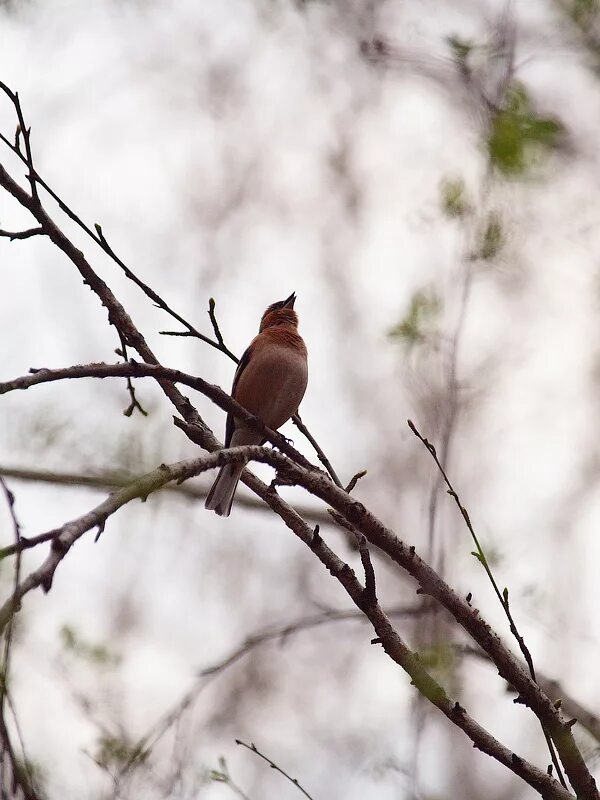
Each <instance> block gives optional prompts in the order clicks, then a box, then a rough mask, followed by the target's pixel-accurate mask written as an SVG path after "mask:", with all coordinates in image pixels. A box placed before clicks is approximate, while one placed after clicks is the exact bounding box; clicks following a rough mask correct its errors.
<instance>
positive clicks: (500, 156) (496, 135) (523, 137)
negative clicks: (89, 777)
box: [487, 82, 565, 177]
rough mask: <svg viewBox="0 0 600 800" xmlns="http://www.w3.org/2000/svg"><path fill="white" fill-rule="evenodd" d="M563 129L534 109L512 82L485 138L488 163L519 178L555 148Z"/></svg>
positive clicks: (518, 87)
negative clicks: (544, 154)
mask: <svg viewBox="0 0 600 800" xmlns="http://www.w3.org/2000/svg"><path fill="white" fill-rule="evenodd" d="M564 131H565V128H564V126H563V124H562V123H561V122H560V120H558V119H557V118H556V117H550V116H547V117H546V116H542V115H541V114H538V113H537V112H536V110H535V109H534V107H533V105H532V103H531V100H530V98H529V95H528V93H527V90H526V89H525V87H524V86H523V84H521V83H518V82H514V83H513V84H512V85H511V86H510V87H509V89H508V91H507V93H506V103H505V106H504V108H502V109H499V110H498V111H497V112H496V113H495V114H494V116H493V117H492V122H491V128H490V131H489V134H488V138H487V148H488V153H489V157H490V162H491V164H492V165H493V166H494V167H496V169H497V170H498V171H499V172H501V173H502V174H503V175H505V176H507V177H520V176H523V175H524V173H525V172H526V171H527V170H528V169H529V168H530V167H531V166H532V164H533V163H534V162H535V161H536V159H538V158H539V157H540V155H542V154H543V152H544V151H548V150H550V149H552V148H556V147H558V146H559V144H560V141H561V139H562V137H563V134H564Z"/></svg>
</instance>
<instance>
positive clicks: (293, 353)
mask: <svg viewBox="0 0 600 800" xmlns="http://www.w3.org/2000/svg"><path fill="white" fill-rule="evenodd" d="M295 302H296V293H295V292H292V294H291V295H290V296H289V297H288V298H287V299H286V300H280V301H279V302H278V303H273V304H272V305H270V306H269V307H268V308H267V310H266V311H265V313H264V314H263V315H262V319H261V321H260V328H259V332H258V336H255V337H254V339H253V340H252V341H251V342H250V345H249V347H248V348H247V350H246V351H245V353H244V355H243V356H242V357H241V359H240V363H239V364H238V368H237V370H236V373H235V376H234V379H233V387H232V389H231V396H232V397H233V398H234V399H235V400H237V401H238V403H239V404H240V405H242V406H244V408H245V409H246V410H247V411H250V413H251V414H254V415H255V416H257V417H259V418H260V419H261V420H262V421H263V422H264V423H265V425H266V426H267V427H268V428H271V429H272V430H274V431H276V430H277V429H278V428H280V427H281V426H282V425H283V424H284V422H287V421H288V419H290V417H292V416H293V415H294V414H295V413H296V412H297V411H298V406H299V405H300V401H301V400H302V398H303V397H304V392H305V391H306V384H307V381H308V362H307V352H306V345H305V344H304V340H303V339H302V337H301V336H300V334H299V333H298V316H297V314H296V312H295V311H294V303H295ZM264 441H265V439H264V437H263V436H262V434H260V433H257V432H256V431H253V430H251V429H250V428H248V427H246V425H244V423H243V422H242V421H241V420H238V419H235V418H234V416H233V415H232V414H228V415H227V425H226V427H225V447H236V446H237V445H243V444H263V442H264ZM243 470H244V465H243V464H226V465H225V466H224V467H221V469H220V471H219V474H218V475H217V477H216V479H215V482H214V483H213V485H212V487H211V490H210V492H209V493H208V495H207V497H206V502H205V504H204V505H205V507H206V508H208V509H209V510H211V511H214V512H215V513H217V514H218V515H219V516H220V517H228V516H229V512H230V511H231V504H232V502H233V496H234V494H235V490H236V488H237V485H238V481H239V479H240V476H241V474H242V472H243Z"/></svg>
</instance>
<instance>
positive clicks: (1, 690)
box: [0, 477, 21, 717]
mask: <svg viewBox="0 0 600 800" xmlns="http://www.w3.org/2000/svg"><path fill="white" fill-rule="evenodd" d="M0 486H1V487H2V491H3V493H4V497H5V498H6V504H7V506H8V512H9V514H10V518H11V520H12V526H13V533H14V539H15V547H16V548H17V557H16V559H15V572H14V579H13V593H12V598H11V602H12V608H13V613H14V611H16V610H17V608H18V605H19V598H18V591H19V582H20V580H21V549H20V545H21V526H20V525H19V521H18V519H17V515H16V512H15V496H14V494H13V493H12V492H11V490H10V489H9V488H8V486H7V485H6V481H5V480H4V478H2V477H0ZM13 628H14V617H13V616H11V618H10V622H9V624H8V626H7V628H6V633H5V637H4V656H3V659H2V684H1V685H0V715H1V716H2V717H4V698H5V697H6V694H7V692H8V678H9V669H10V652H11V644H12V635H13Z"/></svg>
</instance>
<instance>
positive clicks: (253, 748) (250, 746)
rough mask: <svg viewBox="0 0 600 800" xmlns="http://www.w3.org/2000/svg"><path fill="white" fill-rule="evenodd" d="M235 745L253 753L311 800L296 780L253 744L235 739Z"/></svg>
mask: <svg viewBox="0 0 600 800" xmlns="http://www.w3.org/2000/svg"><path fill="white" fill-rule="evenodd" d="M235 743H236V744H239V745H241V746H242V747H245V748H247V749H248V750H250V752H251V753H255V754H256V755H257V756H258V757H259V758H262V760H263V761H266V762H267V764H268V765H269V766H270V767H271V769H274V770H275V772H279V774H280V775H283V777H284V778H286V779H287V780H288V781H289V782H290V783H293V784H294V786H295V787H296V789H298V790H299V791H300V792H302V794H303V795H304V796H305V797H308V800H313V797H312V796H311V795H310V794H309V793H308V792H307V791H306V789H305V788H304V787H303V786H301V785H300V783H299V782H298V779H297V778H292V776H291V775H288V773H287V772H286V771H285V770H284V769H282V768H281V767H280V766H279V765H278V764H276V763H275V762H274V761H271V759H270V758H269V757H268V756H266V755H264V753H261V752H260V750H259V749H258V748H257V747H256V745H255V744H254V742H251V743H250V744H246V742H242V740H241V739H236V740H235Z"/></svg>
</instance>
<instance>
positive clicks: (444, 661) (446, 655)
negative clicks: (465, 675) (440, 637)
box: [419, 642, 456, 675]
mask: <svg viewBox="0 0 600 800" xmlns="http://www.w3.org/2000/svg"><path fill="white" fill-rule="evenodd" d="M419 660H420V661H421V663H422V664H423V665H424V666H425V667H426V668H427V669H428V670H432V671H435V672H437V673H438V675H447V674H448V673H449V672H450V671H451V670H452V668H453V667H454V664H455V662H456V653H455V652H454V648H453V647H452V646H451V645H448V644H445V643H442V642H440V643H439V644H436V645H434V646H432V647H426V648H425V649H422V650H419Z"/></svg>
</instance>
